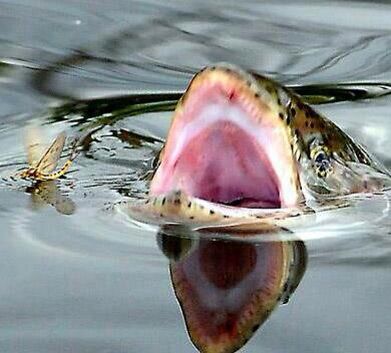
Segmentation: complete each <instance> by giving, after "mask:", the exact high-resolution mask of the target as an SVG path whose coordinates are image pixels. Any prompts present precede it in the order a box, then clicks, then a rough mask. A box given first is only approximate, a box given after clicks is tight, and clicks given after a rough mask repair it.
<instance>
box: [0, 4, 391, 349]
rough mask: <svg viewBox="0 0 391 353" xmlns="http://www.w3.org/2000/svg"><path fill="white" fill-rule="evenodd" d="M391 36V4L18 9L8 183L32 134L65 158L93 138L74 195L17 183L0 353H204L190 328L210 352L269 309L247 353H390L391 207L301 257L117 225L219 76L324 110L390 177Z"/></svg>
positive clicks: (315, 232) (3, 189)
mask: <svg viewBox="0 0 391 353" xmlns="http://www.w3.org/2000/svg"><path fill="white" fill-rule="evenodd" d="M65 3H66V5H65ZM390 18H391V5H387V2H382V1H379V2H378V3H376V4H374V3H369V2H368V3H366V2H363V1H357V2H342V1H339V2H321V1H319V2H317V3H316V4H313V3H312V2H298V3H294V2H289V3H287V2H281V3H279V2H276V1H270V2H262V4H260V3H259V2H258V1H241V2H232V3H231V2H226V1H216V2H215V4H214V5H212V4H210V3H209V2H208V1H205V2H203V1H193V2H186V6H184V5H183V2H181V1H171V0H169V1H165V2H164V3H162V2H157V1H156V2H154V1H143V2H135V1H129V0H117V1H114V0H113V1H110V2H109V1H106V2H103V1H102V2H97V1H94V0H85V1H83V2H80V1H73V0H71V1H67V2H62V1H57V0H56V1H53V0H40V1H38V0H36V1H35V0H15V1H11V0H4V1H1V2H0V117H1V124H0V151H1V153H0V174H1V176H2V177H7V176H9V175H10V174H11V173H12V172H13V171H15V170H17V169H19V168H21V167H22V166H23V165H24V163H25V161H26V156H25V153H24V150H23V140H22V136H23V128H24V126H25V125H26V124H27V122H29V121H35V122H36V123H38V124H42V125H43V130H44V131H45V132H46V135H47V139H48V141H49V140H50V138H53V137H54V136H55V135H56V134H57V133H59V132H60V131H62V130H66V131H67V133H68V134H69V135H70V136H72V135H77V134H85V133H86V131H90V132H91V131H92V132H91V133H90V134H89V135H88V136H87V138H86V139H85V144H84V150H83V153H82V155H81V156H80V157H79V158H78V159H77V160H76V163H75V165H74V167H73V168H72V172H71V173H69V174H67V176H66V178H63V179H61V180H60V181H59V182H58V183H57V185H55V184H52V185H50V184H49V185H46V186H45V187H41V189H34V188H31V184H29V183H25V182H10V181H6V180H4V181H1V184H0V199H1V202H0V230H1V231H0V233H1V237H0V253H1V256H0V277H1V284H0V351H1V352H15V353H16V352H17V353H21V352H26V353H27V352H28V353H35V352H40V353H46V352H47V353H49V352H50V353H52V352H72V353H74V352H78V353H84V352H94V353H109V352H110V353H111V352H112V353H122V352H145V353H147V352H159V353H160V352H161V353H163V352H167V353H168V352H196V349H195V348H194V346H193V345H192V343H191V340H190V338H189V336H188V333H187V331H186V325H185V322H184V318H186V319H187V320H188V322H187V323H188V328H189V330H190V331H191V335H192V337H193V340H194V339H195V340H197V337H198V336H202V335H203V334H202V332H203V331H202V330H205V331H208V332H212V331H213V329H214V328H213V327H212V326H213V323H215V322H217V321H218V320H220V321H221V322H224V315H228V314H227V313H231V312H235V310H238V309H237V308H236V309H235V307H236V306H238V305H239V304H240V305H242V304H243V303H247V302H249V300H250V299H251V298H252V297H251V296H252V295H253V294H254V293H261V292H262V293H263V294H262V296H263V297H262V298H263V300H264V302H266V301H267V300H268V301H269V302H270V303H269V306H267V307H266V306H265V308H263V309H262V308H260V306H258V307H256V308H257V309H259V310H261V309H262V310H263V313H264V320H263V321H265V322H263V324H262V325H261V327H260V328H259V330H258V331H257V332H256V333H255V334H254V335H253V337H252V338H251V339H250V340H249V342H248V343H247V344H246V345H245V346H244V347H243V348H242V351H243V352H264V353H268V352H273V353H274V352H276V353H277V352H300V353H302V352H324V353H326V352H327V353H337V352H338V353H339V352H341V353H342V352H343V353H348V352H349V353H350V352H352V353H353V352H354V353H364V352H376V353H383V352H384V353H387V352H389V350H390V348H389V347H390V346H391V334H390V327H391V304H390V302H389V298H388V297H389V293H390V291H391V271H390V266H391V262H390V259H391V230H390V229H391V220H390V214H389V212H388V207H389V205H388V198H389V195H379V196H378V197H376V198H375V199H372V200H366V201H364V202H361V203H360V204H359V205H357V207H353V208H350V209H348V210H346V209H345V210H339V211H334V212H332V213H331V214H325V215H321V216H320V217H319V218H317V219H316V221H315V220H313V221H310V222H308V224H306V225H305V226H303V227H301V228H300V229H298V230H297V232H296V233H295V236H296V237H297V239H298V240H297V241H295V242H285V243H284V242H255V241H254V242H246V243H241V242H238V241H236V242H229V241H221V240H220V241H211V240H210V239H211V238H213V236H212V237H211V236H210V235H209V236H208V237H206V238H202V237H201V239H198V238H197V236H195V235H194V234H188V233H186V231H184V230H180V229H179V230H172V229H166V230H161V231H159V232H157V231H156V230H154V229H152V228H146V227H136V226H134V225H131V224H130V223H129V222H128V221H127V220H125V219H123V218H122V217H121V216H120V215H118V214H116V213H113V212H110V211H107V210H106V209H107V206H108V205H110V204H112V203H114V202H116V201H118V200H121V199H122V198H123V197H124V196H126V195H132V196H138V195H140V196H142V195H143V194H144V193H145V191H146V190H147V185H148V183H147V180H146V178H145V176H146V175H148V172H149V171H150V170H151V168H152V165H153V161H154V158H155V156H156V154H157V152H158V151H159V149H160V148H161V146H162V143H163V141H164V138H165V134H166V132H167V127H168V123H169V117H170V112H169V110H170V109H171V108H172V105H173V104H174V102H175V100H176V99H177V96H178V92H180V91H182V90H183V89H184V88H185V87H186V84H187V82H188V80H189V78H190V77H191V76H192V74H193V73H194V72H196V71H197V70H198V69H199V68H200V67H202V66H204V65H207V64H210V63H214V62H219V61H228V62H232V63H235V64H238V65H240V66H243V67H246V68H248V69H250V70H253V71H258V72H262V73H266V74H268V75H270V76H272V77H274V78H276V79H278V80H280V81H282V82H283V83H285V84H287V85H292V86H295V87H296V89H297V90H298V91H299V92H301V93H303V94H305V95H306V96H307V99H308V100H310V101H311V102H314V103H324V104H319V105H318V107H317V108H318V109H319V110H320V111H322V112H324V113H325V114H326V115H327V116H329V117H330V118H332V119H333V120H334V121H335V122H337V123H338V124H339V125H340V126H342V127H343V128H344V129H345V130H346V131H348V132H349V133H350V134H351V135H352V136H354V137H356V138H357V139H358V140H359V141H361V142H363V143H364V144H366V145H367V146H368V148H369V150H370V151H372V152H373V153H374V154H376V155H377V156H378V157H379V158H380V159H381V160H382V161H383V162H384V163H385V164H386V165H387V166H388V167H391V157H390V152H389V151H390V150H391V120H390V117H391V116H390V111H391V98H390V96H389V95H388V93H389V92H391V60H390V55H389V52H390V47H391V21H390ZM313 85H314V86H313ZM183 235H186V236H185V237H182V236H183ZM249 259H251V260H249ZM287 278H288V280H287ZM278 279H280V282H278ZM273 281H274V282H273ZM277 282H278V283H277ZM285 282H287V283H288V284H289V285H285V286H284V284H285ZM181 283H182V284H183V283H187V284H188V285H187V287H186V286H185V287H186V288H185V289H184V287H183V286H182V287H181ZM297 285H298V288H297V289H296V291H295V293H294V294H293V295H292V296H291V297H290V300H289V303H287V304H285V305H282V304H280V305H279V304H278V300H279V299H280V300H281V301H287V299H288V298H287V297H288V296H289V295H288V294H289V293H288V292H290V291H292V290H293V288H291V287H295V286H297ZM216 288H217V289H216ZM264 288H268V290H264ZM191 289H192V290H191ZM265 293H266V294H265ZM264 302H263V303H264ZM240 305H239V306H240ZM243 305H244V304H243ZM261 306H262V305H261ZM181 307H182V309H181ZM273 309H274V310H273ZM240 310H242V309H240ZM240 310H239V311H240ZM271 311H273V312H272V313H271V315H270V317H269V318H268V319H267V320H266V317H267V316H268V315H269V314H270V312H271ZM259 323H262V322H259ZM254 324H255V323H254ZM200 328H202V329H201V331H197V330H199V329H200ZM225 328H226V329H227V330H228V331H229V329H230V328H229V327H225ZM220 330H223V329H222V328H221V327H220ZM196 331H197V332H201V334H196V333H194V332H196ZM197 335H198V336H197Z"/></svg>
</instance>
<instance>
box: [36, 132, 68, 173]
mask: <svg viewBox="0 0 391 353" xmlns="http://www.w3.org/2000/svg"><path fill="white" fill-rule="evenodd" d="M65 140H66V134H65V132H62V133H60V134H59V135H58V136H57V137H56V139H55V140H54V141H53V143H52V144H51V145H50V147H49V148H48V149H47V151H46V152H45V154H44V155H43V156H42V158H41V160H40V161H39V162H38V164H37V166H36V168H37V170H38V172H40V173H50V172H52V171H53V170H54V169H55V168H56V167H57V164H58V160H59V159H60V156H61V152H62V150H63V148H64V144H65Z"/></svg>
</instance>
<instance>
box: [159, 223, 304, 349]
mask: <svg viewBox="0 0 391 353" xmlns="http://www.w3.org/2000/svg"><path fill="white" fill-rule="evenodd" d="M183 232H186V231H183V228H182V229H181V228H179V229H178V228H173V227H170V228H165V229H163V230H162V231H161V232H160V233H159V235H158V242H159V246H160V249H161V250H162V252H163V253H164V254H165V255H166V256H167V257H168V259H169V260H170V265H169V267H170V276H171V282H172V286H173V288H174V291H175V295H176V297H177V299H178V302H179V304H180V307H181V309H182V314H183V317H184V320H185V323H186V329H187V331H188V334H189V336H190V338H191V340H192V342H193V343H194V345H195V346H196V347H197V348H198V349H199V351H200V352H216V353H218V352H235V351H236V350H238V349H240V348H241V347H242V346H243V345H245V344H246V342H247V341H248V340H249V339H250V338H251V337H252V336H253V334H254V333H255V331H256V330H257V329H258V328H259V327H260V326H261V325H262V324H263V323H264V322H265V321H266V320H267V319H268V318H269V316H270V314H271V313H272V311H273V310H274V309H275V308H276V307H277V305H278V304H279V303H286V302H287V301H288V300H289V297H290V295H291V294H292V293H293V292H294V290H295V289H296V287H297V286H298V285H299V283H300V281H301V279H302V277H303V275H304V272H305V269H306V264H307V251H306V247H305V245H304V243H303V242H301V241H285V242H284V241H270V242H260V243H251V242H248V241H247V242H244V241H226V240H225V241H223V240H216V239H211V238H205V237H200V238H198V239H194V238H189V237H183V235H184V234H183ZM185 235H186V234H185ZM186 236H187V235H186Z"/></svg>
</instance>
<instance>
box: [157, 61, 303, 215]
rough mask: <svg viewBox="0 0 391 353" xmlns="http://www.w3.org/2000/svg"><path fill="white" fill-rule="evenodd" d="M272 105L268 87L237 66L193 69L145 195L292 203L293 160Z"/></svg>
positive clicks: (295, 196) (295, 193) (295, 195)
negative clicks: (175, 192) (175, 194)
mask: <svg viewBox="0 0 391 353" xmlns="http://www.w3.org/2000/svg"><path fill="white" fill-rule="evenodd" d="M278 109H279V107H278V104H277V103H276V102H275V100H273V97H272V96H271V95H270V94H269V93H268V92H267V90H266V89H264V87H262V86H260V85H259V84H258V83H257V82H256V81H255V79H253V78H252V77H251V76H250V75H247V74H245V73H243V72H241V71H239V70H238V69H233V68H232V67H229V68H227V67H214V68H208V69H206V70H204V71H202V72H201V73H199V74H197V75H196V76H195V77H194V78H193V80H192V81H191V83H190V85H189V87H188V90H187V92H186V93H185V95H184V96H183V97H182V99H181V101H180V103H179V104H178V106H177V108H176V110H175V113H174V118H173V121H172V125H171V127H170V131H169V134H168V138H167V143H166V145H165V149H164V153H163V155H162V158H161V163H160V166H159V167H158V169H157V171H156V174H155V176H154V178H153V180H152V183H151V187H150V194H151V195H153V196H156V195H160V194H165V193H169V192H171V191H173V190H182V191H183V192H185V193H187V194H189V195H191V196H194V197H198V198H202V199H206V200H209V201H214V202H220V203H225V204H237V205H239V206H245V207H259V208H277V207H292V206H295V205H297V204H298V202H299V199H300V196H301V194H300V185H299V180H298V171H297V164H296V161H295V159H294V157H293V155H292V148H291V144H290V142H291V141H290V138H289V128H288V127H287V126H286V124H285V122H284V121H283V120H282V119H281V118H280V117H279V110H278Z"/></svg>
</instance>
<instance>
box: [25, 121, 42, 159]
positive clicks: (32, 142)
mask: <svg viewBox="0 0 391 353" xmlns="http://www.w3.org/2000/svg"><path fill="white" fill-rule="evenodd" d="M42 142H43V139H42V135H41V134H40V133H39V129H38V128H37V127H36V126H29V127H28V128H27V130H26V132H25V136H24V144H25V150H26V153H27V161H28V163H29V165H30V166H31V167H35V166H36V165H37V164H38V162H39V161H40V159H41V157H42V154H43V153H44V151H45V147H44V145H43V144H42Z"/></svg>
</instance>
